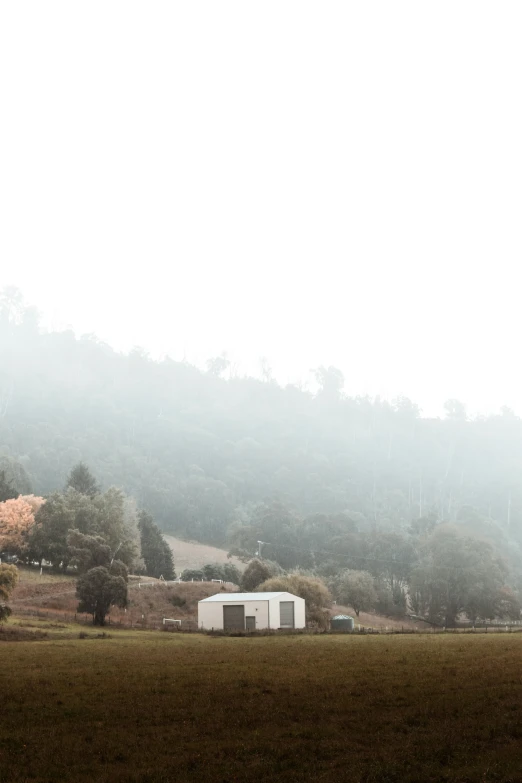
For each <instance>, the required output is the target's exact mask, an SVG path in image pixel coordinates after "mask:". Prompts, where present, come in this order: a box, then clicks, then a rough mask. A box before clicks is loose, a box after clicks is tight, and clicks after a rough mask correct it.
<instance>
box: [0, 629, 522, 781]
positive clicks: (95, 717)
mask: <svg viewBox="0 0 522 783" xmlns="http://www.w3.org/2000/svg"><path fill="white" fill-rule="evenodd" d="M7 649H8V645H3V646H0V693H1V694H2V720H1V721H0V780H2V782H3V781H4V780H5V781H9V783H22V781H24V783H25V781H27V780H31V781H34V782H35V783H48V782H50V781H58V780H60V781H64V783H69V781H74V783H87V781H89V783H90V781H92V780H96V781H97V782H98V783H109V781H111V783H113V782H114V783H169V782H170V781H172V782H174V781H176V783H189V782H192V781H198V783H214V781H216V783H217V782H218V781H220V782H222V781H227V783H228V782H229V781H230V782H232V781H241V783H250V782H251V781H263V782H264V783H283V781H284V782H285V783H297V781H299V783H304V782H305V781H312V780H313V781H316V780H317V781H320V783H338V781H350V783H381V782H382V783H418V781H423V783H425V782H426V783H440V781H445V783H458V782H460V783H484V782H485V781H499V782H501V783H502V782H503V783H508V782H509V781H511V782H512V783H515V781H519V780H521V779H522V757H521V753H520V751H521V747H522V706H521V705H522V680H521V677H520V660H521V659H522V636H519V635H514V634H513V635H508V634H506V635H505V636H503V635H501V634H498V635H494V636H487V635H486V634H483V635H481V636H475V637H474V636H471V635H469V636H468V635H466V636H459V635H448V636H429V635H426V636H415V635H411V636H371V635H368V636H341V637H339V636H337V637H332V636H325V635H318V636H306V635H303V636H285V637H282V636H278V637H271V636H270V637H263V638H256V639H245V638H218V637H207V636H201V635H195V636H191V635H189V636H187V635H180V634H178V635H175V634H162V633H156V634H153V633H147V632H143V633H141V634H140V633H136V632H135V633H133V634H132V633H130V632H119V633H115V634H114V636H113V638H106V639H94V638H93V639H90V640H89V641H88V642H86V641H85V640H79V639H77V638H76V639H75V640H66V641H59V642H55V641H51V642H48V643H46V644H45V645H26V644H19V645H12V646H9V651H7ZM36 716H37V717H36Z"/></svg>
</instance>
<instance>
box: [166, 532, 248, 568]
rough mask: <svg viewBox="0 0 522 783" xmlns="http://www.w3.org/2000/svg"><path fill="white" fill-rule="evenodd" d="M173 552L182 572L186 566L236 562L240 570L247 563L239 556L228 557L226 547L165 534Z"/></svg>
mask: <svg viewBox="0 0 522 783" xmlns="http://www.w3.org/2000/svg"><path fill="white" fill-rule="evenodd" d="M165 539H166V541H167V542H168V544H169V546H170V548H171V549H172V554H173V555H174V565H175V568H176V573H178V574H181V572H182V571H184V570H185V569H186V568H201V566H204V565H206V564H207V563H234V565H236V566H237V567H238V568H239V570H240V571H243V569H244V568H245V564H244V563H243V562H242V561H241V560H239V559H238V558H237V557H230V558H229V557H228V553H227V551H226V549H219V548H218V547H215V546H209V545H208V544H198V543H197V541H183V540H182V539H181V538H175V537H174V536H167V535H166V536H165Z"/></svg>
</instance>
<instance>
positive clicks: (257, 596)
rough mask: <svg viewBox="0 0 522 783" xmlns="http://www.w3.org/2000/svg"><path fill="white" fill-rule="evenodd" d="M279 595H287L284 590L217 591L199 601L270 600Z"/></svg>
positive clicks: (238, 601) (235, 601)
mask: <svg viewBox="0 0 522 783" xmlns="http://www.w3.org/2000/svg"><path fill="white" fill-rule="evenodd" d="M278 595H286V593H285V592H284V591H280V592H279V593H216V595H211V596H209V597H208V598H203V600H202V601H198V603H200V604H203V603H206V602H207V601H219V602H222V601H231V602H233V603H235V604H237V603H241V602H243V601H270V599H271V598H276V597H277V596H278Z"/></svg>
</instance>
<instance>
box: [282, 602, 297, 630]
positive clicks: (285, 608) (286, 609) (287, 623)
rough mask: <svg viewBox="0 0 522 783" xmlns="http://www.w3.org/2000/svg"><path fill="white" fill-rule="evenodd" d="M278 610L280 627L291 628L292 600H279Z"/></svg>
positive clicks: (292, 623)
mask: <svg viewBox="0 0 522 783" xmlns="http://www.w3.org/2000/svg"><path fill="white" fill-rule="evenodd" d="M279 611H280V613H281V614H280V619H281V621H280V623H279V627H280V628H293V627H294V602H293V601H281V603H280V604H279Z"/></svg>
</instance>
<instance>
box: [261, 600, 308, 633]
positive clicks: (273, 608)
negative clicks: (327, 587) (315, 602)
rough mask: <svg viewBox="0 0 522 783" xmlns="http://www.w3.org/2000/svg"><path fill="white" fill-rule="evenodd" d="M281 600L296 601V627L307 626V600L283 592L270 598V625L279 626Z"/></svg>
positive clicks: (272, 626)
mask: <svg viewBox="0 0 522 783" xmlns="http://www.w3.org/2000/svg"><path fill="white" fill-rule="evenodd" d="M281 601H293V602H294V628H306V613H305V600H304V598H298V596H296V595H292V594H291V593H282V594H281V595H278V596H276V597H275V598H272V599H271V600H270V602H269V603H270V627H271V628H279V618H280V610H279V604H280V603H281Z"/></svg>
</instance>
